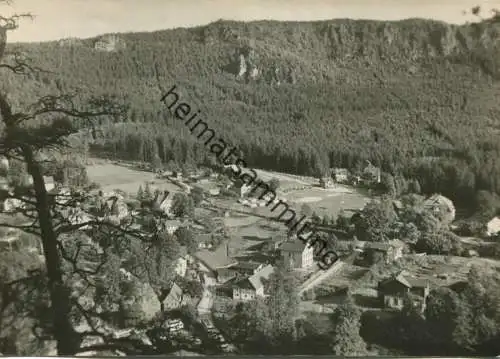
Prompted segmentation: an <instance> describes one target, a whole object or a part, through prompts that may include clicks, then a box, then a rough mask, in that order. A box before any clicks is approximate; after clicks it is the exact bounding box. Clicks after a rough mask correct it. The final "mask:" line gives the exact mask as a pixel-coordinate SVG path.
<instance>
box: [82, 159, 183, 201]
mask: <svg viewBox="0 0 500 359" xmlns="http://www.w3.org/2000/svg"><path fill="white" fill-rule="evenodd" d="M87 174H88V176H89V179H90V181H92V182H96V183H97V184H99V185H100V186H101V188H102V190H103V191H106V192H107V191H112V190H115V189H119V190H121V191H124V192H126V193H129V194H135V193H137V190H138V189H139V186H143V187H144V184H145V183H146V182H149V183H150V187H151V190H155V189H160V190H162V191H163V190H167V191H170V192H176V191H180V188H179V187H178V186H176V185H175V184H173V183H171V182H169V181H168V180H163V179H158V178H155V174H154V173H151V172H146V171H141V170H137V169H134V168H133V167H131V166H126V165H121V164H115V163H112V162H104V161H96V163H94V164H92V165H89V166H87Z"/></svg>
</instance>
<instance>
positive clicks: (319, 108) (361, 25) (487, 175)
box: [0, 20, 500, 204]
mask: <svg viewBox="0 0 500 359" xmlns="http://www.w3.org/2000/svg"><path fill="white" fill-rule="evenodd" d="M499 29H500V24H498V23H494V22H493V21H484V22H482V23H479V24H471V25H463V26H455V25H449V24H445V23H441V22H435V21H428V20H405V21H399V22H377V21H354V20H332V21H320V22H300V23H299V22H274V21H259V22H251V23H242V22H231V21H218V22H216V23H212V24H210V25H207V26H202V27H196V28H191V29H174V30H167V31H158V32H153V33H131V34H116V35H107V36H103V37H100V38H93V39H84V40H80V39H66V40H63V41H56V42H49V43H41V44H13V45H10V48H9V50H12V51H13V50H23V51H25V52H26V54H27V56H28V57H30V58H33V59H34V61H35V64H36V65H37V66H38V67H40V68H43V69H50V70H52V71H55V73H43V72H39V73H35V74H33V75H32V76H30V78H25V79H20V78H19V76H11V77H10V78H9V79H8V81H7V82H4V83H2V84H0V86H1V87H4V88H6V89H8V90H9V91H10V96H11V97H12V99H13V100H14V101H16V102H18V104H20V105H25V104H27V103H28V101H29V100H30V99H34V98H36V96H39V95H46V94H49V93H58V92H59V91H66V92H67V91H69V90H72V89H74V88H83V89H92V91H93V92H94V93H96V92H97V93H98V92H101V93H102V94H112V95H117V96H118V97H120V98H121V99H122V100H123V101H125V102H127V103H129V105H130V110H129V114H128V118H127V119H126V123H125V124H121V123H118V122H122V119H117V120H116V122H117V123H103V124H100V126H99V129H98V130H97V134H95V133H94V134H95V135H96V136H95V137H96V140H94V139H93V138H92V137H90V136H89V141H91V144H92V145H93V146H94V148H98V149H99V150H100V151H102V152H107V153H111V154H114V155H116V156H120V157H122V158H128V159H144V160H147V161H149V160H152V158H153V157H154V155H155V154H156V153H158V154H159V156H160V158H161V159H162V161H164V162H168V161H170V160H176V161H179V162H203V161H205V160H206V159H205V157H207V156H210V154H209V153H208V152H207V150H206V149H205V148H203V147H202V145H201V144H200V143H198V142H197V140H196V138H195V137H194V136H193V135H192V134H191V133H190V132H189V131H188V129H187V128H185V127H184V125H183V124H182V123H180V122H179V121H178V120H174V119H173V118H172V117H171V115H169V114H168V111H167V110H166V108H165V106H164V105H163V104H162V103H161V102H160V98H161V95H162V93H161V89H163V90H165V89H169V88H170V87H171V86H172V85H173V84H176V85H177V87H178V88H179V89H180V92H181V94H182V96H183V97H184V98H186V100H187V101H188V103H189V104H190V105H191V106H192V107H196V108H199V109H200V110H201V113H202V114H203V118H204V119H205V120H206V121H207V122H208V123H209V124H210V126H211V127H212V128H213V129H215V130H216V131H217V134H218V136H220V137H221V138H223V139H226V140H227V141H229V142H232V143H233V144H234V145H237V146H239V147H240V148H241V149H242V151H243V153H244V158H245V160H246V161H247V163H248V164H249V165H250V166H253V167H259V168H266V169H274V170H279V171H287V172H293V173H301V174H316V173H317V172H319V171H321V170H323V169H324V168H326V167H333V166H345V167H349V168H351V169H352V168H356V167H360V166H362V165H364V161H365V160H366V159H370V160H372V161H374V162H375V163H380V164H381V165H382V166H383V167H384V169H385V170H386V171H388V172H392V173H394V174H404V175H405V176H415V177H417V178H418V179H419V181H420V183H421V186H422V188H423V190H425V191H427V192H433V191H439V192H442V193H443V194H445V195H448V196H450V197H452V198H453V199H454V200H455V201H457V202H458V203H459V204H471V203H472V201H473V198H474V196H475V193H476V192H477V190H479V189H484V190H488V191H496V192H500V181H498V180H497V178H500V159H499V157H500V156H499V155H500V146H499V139H500V133H499V129H500V127H499V126H500V101H499V98H500V97H499V95H500V85H499V82H498V78H499V77H500V67H499V65H500V50H499V43H498V33H499ZM159 82H160V84H159ZM159 85H160V86H161V89H160V87H159Z"/></svg>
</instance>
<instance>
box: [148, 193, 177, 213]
mask: <svg viewBox="0 0 500 359" xmlns="http://www.w3.org/2000/svg"><path fill="white" fill-rule="evenodd" d="M174 196H175V193H174V192H169V191H163V193H162V192H157V193H156V194H155V198H154V200H153V209H154V210H155V211H160V212H162V213H165V214H167V215H169V214H170V208H171V207H172V203H173V200H174Z"/></svg>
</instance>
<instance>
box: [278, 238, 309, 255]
mask: <svg viewBox="0 0 500 359" xmlns="http://www.w3.org/2000/svg"><path fill="white" fill-rule="evenodd" d="M306 245H307V244H306V243H304V242H303V241H301V240H300V239H294V240H293V241H287V242H284V243H282V244H281V246H280V250H282V251H286V252H301V253H302V252H303V251H304V249H305V248H306Z"/></svg>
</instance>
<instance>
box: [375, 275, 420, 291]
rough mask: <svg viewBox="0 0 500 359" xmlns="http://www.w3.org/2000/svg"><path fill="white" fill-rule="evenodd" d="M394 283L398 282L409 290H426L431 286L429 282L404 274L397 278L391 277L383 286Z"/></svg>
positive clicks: (383, 282)
mask: <svg viewBox="0 0 500 359" xmlns="http://www.w3.org/2000/svg"><path fill="white" fill-rule="evenodd" d="M392 281H396V282H398V283H401V284H403V285H404V286H405V287H407V288H425V287H427V286H429V281H427V280H425V279H421V278H414V277H410V276H406V275H404V274H402V273H400V274H399V275H397V276H395V277H391V278H388V279H385V280H384V281H382V284H386V283H390V282H392Z"/></svg>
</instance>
